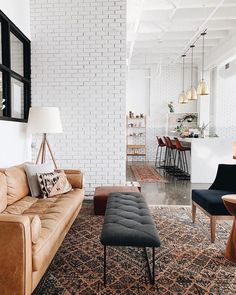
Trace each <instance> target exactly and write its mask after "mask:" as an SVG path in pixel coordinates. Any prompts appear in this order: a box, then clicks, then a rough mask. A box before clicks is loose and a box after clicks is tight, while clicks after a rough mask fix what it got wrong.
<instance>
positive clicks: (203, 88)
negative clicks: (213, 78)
mask: <svg viewBox="0 0 236 295" xmlns="http://www.w3.org/2000/svg"><path fill="white" fill-rule="evenodd" d="M201 35H202V78H201V80H200V82H199V83H198V87H197V94H198V95H208V94H209V90H208V86H207V83H206V82H205V80H204V39H205V35H206V32H203V33H201Z"/></svg>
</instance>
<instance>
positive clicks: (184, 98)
mask: <svg viewBox="0 0 236 295" xmlns="http://www.w3.org/2000/svg"><path fill="white" fill-rule="evenodd" d="M185 56H186V55H185V54H183V55H182V58H183V81H182V83H183V84H182V85H183V89H182V92H181V93H180V96H179V103H181V104H184V103H187V102H188V98H187V96H186V94H185V92H184V58H185Z"/></svg>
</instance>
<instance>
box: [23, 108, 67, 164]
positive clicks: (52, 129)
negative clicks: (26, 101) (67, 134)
mask: <svg viewBox="0 0 236 295" xmlns="http://www.w3.org/2000/svg"><path fill="white" fill-rule="evenodd" d="M28 130H29V132H30V133H31V134H36V133H41V134H43V137H42V142H41V145H40V148H39V151H38V156H37V160H36V164H38V163H39V162H40V163H45V161H46V149H48V151H49V153H50V156H51V158H52V161H53V163H54V166H55V168H56V169H58V167H57V165H56V161H55V158H54V156H53V153H52V150H51V147H50V145H49V143H48V140H47V134H48V133H62V124H61V118H60V112H59V108H56V107H31V108H30V110H29V120H28Z"/></svg>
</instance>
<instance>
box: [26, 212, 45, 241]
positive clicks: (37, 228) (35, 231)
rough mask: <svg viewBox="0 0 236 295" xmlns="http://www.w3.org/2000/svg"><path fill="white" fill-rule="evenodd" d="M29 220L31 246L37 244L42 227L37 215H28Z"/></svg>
mask: <svg viewBox="0 0 236 295" xmlns="http://www.w3.org/2000/svg"><path fill="white" fill-rule="evenodd" d="M28 216H29V218H30V222H31V223H30V229H31V239H32V243H33V244H37V242H38V241H39V238H40V235H41V230H42V225H41V220H40V218H39V216H38V215H30V214H29V215H28Z"/></svg>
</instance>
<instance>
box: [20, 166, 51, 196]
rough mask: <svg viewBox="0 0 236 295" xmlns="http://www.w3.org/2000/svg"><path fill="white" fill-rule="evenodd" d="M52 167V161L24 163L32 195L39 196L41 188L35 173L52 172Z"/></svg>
mask: <svg viewBox="0 0 236 295" xmlns="http://www.w3.org/2000/svg"><path fill="white" fill-rule="evenodd" d="M53 171H54V167H53V164H52V163H43V164H32V163H26V164H25V172H26V175H27V178H28V182H29V187H30V192H31V196H32V197H39V196H40V195H41V189H40V185H39V181H38V177H37V173H49V172H53Z"/></svg>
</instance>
